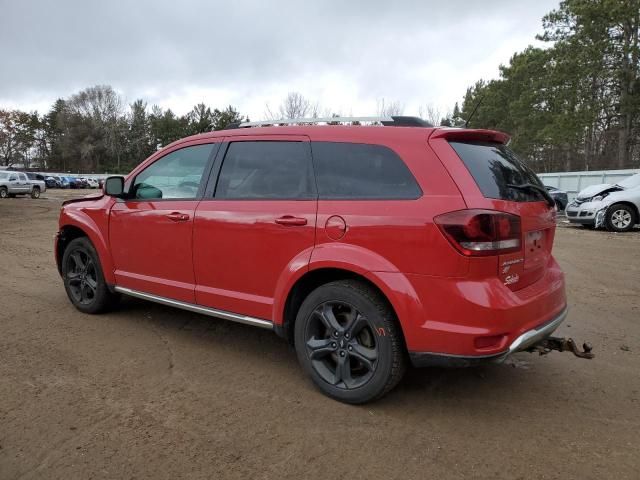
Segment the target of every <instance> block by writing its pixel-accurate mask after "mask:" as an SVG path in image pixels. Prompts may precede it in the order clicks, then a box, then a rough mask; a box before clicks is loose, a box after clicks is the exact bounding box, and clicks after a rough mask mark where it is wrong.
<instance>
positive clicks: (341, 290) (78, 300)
mask: <svg viewBox="0 0 640 480" xmlns="http://www.w3.org/2000/svg"><path fill="white" fill-rule="evenodd" d="M384 125H385V126H381V125H369V126H363V125H350V126H346V125H322V126H320V125H308V124H307V125H302V126H260V127H255V126H254V125H252V124H249V126H250V128H241V127H244V125H241V126H240V127H238V128H234V129H229V130H224V131H219V132H211V133H205V134H202V135H197V136H193V137H189V138H186V139H183V140H179V141H177V142H175V143H173V144H171V145H169V146H168V147H166V148H164V149H162V150H161V151H158V152H156V153H155V154H154V155H152V156H151V157H150V158H148V159H147V160H146V161H144V162H143V163H141V164H140V165H139V166H138V167H137V168H135V169H134V170H133V171H132V172H131V173H130V174H129V175H128V176H127V177H126V178H123V177H110V178H108V179H107V180H106V182H105V186H104V193H103V194H101V195H99V196H92V197H87V198H83V199H78V200H71V201H67V202H65V203H64V206H63V208H62V212H61V214H60V230H59V233H58V235H57V238H56V246H55V256H56V260H57V263H58V268H59V270H60V273H61V275H62V278H63V280H64V286H65V289H66V291H67V294H68V296H69V298H70V299H71V301H72V302H73V304H74V305H75V306H76V307H77V308H78V309H79V310H81V311H83V312H87V313H98V312H101V311H104V310H105V309H107V308H109V307H110V306H112V305H113V302H114V301H116V300H117V298H118V296H119V295H120V294H125V295H131V296H134V297H139V298H142V299H146V300H151V301H154V302H158V303H162V304H165V305H170V306H174V307H178V308H183V309H186V310H190V311H193V312H198V313H202V314H205V315H211V316H214V317H219V318H223V319H227V320H231V321H236V322H240V323H245V324H250V325H255V326H258V327H262V328H267V329H271V330H273V331H275V332H276V333H277V334H278V335H281V336H282V337H285V338H286V339H288V340H289V341H290V342H292V343H293V345H295V349H296V351H297V354H298V358H299V361H300V363H301V364H302V366H303V368H304V369H305V371H306V372H307V373H308V374H309V376H310V377H311V378H312V380H313V381H314V383H315V384H316V385H317V386H318V387H319V388H320V389H321V390H322V391H323V392H324V393H326V394H328V395H329V396H331V397H333V398H336V399H338V400H341V401H344V402H349V403H363V402H366V401H370V400H373V399H375V398H378V397H380V396H382V395H384V394H385V393H386V392H388V391H389V390H391V389H392V388H393V387H394V386H395V385H396V384H397V383H398V381H399V380H400V378H401V377H402V375H403V373H404V371H405V367H406V366H407V364H408V361H411V363H413V365H415V366H427V365H450V366H466V365H472V364H475V363H478V362H480V361H487V360H493V361H495V360H501V359H504V358H505V357H506V356H508V355H510V354H511V353H513V352H516V351H521V350H525V349H530V348H531V347H532V345H534V344H537V343H538V342H540V341H541V340H543V339H545V338H546V337H548V336H549V335H550V334H551V333H552V332H553V331H554V330H555V328H556V327H557V326H558V325H559V324H560V322H562V320H563V319H564V317H565V315H566V297H565V287H564V276H563V273H562V271H561V270H560V267H559V266H558V264H557V263H556V261H555V260H554V258H553V256H552V255H551V247H552V245H553V239H554V233H555V216H556V212H555V208H554V206H553V200H552V199H550V198H549V197H548V194H547V192H546V190H545V189H544V186H543V185H542V183H540V181H539V180H538V178H537V177H536V175H535V174H534V173H533V172H532V171H531V170H530V169H529V168H528V167H527V166H526V165H525V164H524V163H523V162H522V161H521V160H519V159H518V158H517V157H516V156H515V155H514V153H513V152H512V151H511V150H509V148H508V147H507V146H506V142H507V140H508V137H507V135H505V134H503V133H500V132H496V131H489V130H470V129H456V128H430V127H426V126H424V124H423V123H421V122H419V121H417V120H416V121H413V120H412V119H410V118H406V117H403V118H399V117H396V118H395V121H391V122H387V121H385V122H384ZM394 125H400V126H394ZM407 125H416V126H407Z"/></svg>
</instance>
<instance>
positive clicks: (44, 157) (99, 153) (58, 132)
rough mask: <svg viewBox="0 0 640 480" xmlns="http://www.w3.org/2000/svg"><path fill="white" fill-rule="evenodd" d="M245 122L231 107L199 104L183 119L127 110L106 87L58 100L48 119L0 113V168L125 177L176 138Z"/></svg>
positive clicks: (138, 107)
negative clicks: (14, 166)
mask: <svg viewBox="0 0 640 480" xmlns="http://www.w3.org/2000/svg"><path fill="white" fill-rule="evenodd" d="M244 120H247V118H246V117H244V116H242V115H241V114H240V113H239V112H238V111H237V110H236V109H235V108H234V107H233V106H227V107H226V108H223V109H218V108H213V109H212V108H211V107H208V106H207V105H205V104H203V103H201V104H198V105H195V106H194V107H193V109H192V110H191V111H190V112H189V113H187V114H186V115H181V116H178V115H176V114H175V113H173V111H171V109H162V108H160V107H159V106H157V105H154V106H152V107H151V108H149V107H148V105H147V104H146V103H145V102H144V100H136V101H134V102H133V103H132V104H130V105H128V106H125V105H124V101H123V99H122V97H121V96H120V95H119V94H118V93H117V92H116V91H115V90H114V89H113V88H112V87H110V86H101V85H99V86H95V87H90V88H87V89H85V90H82V91H81V92H78V93H77V94H75V95H72V96H70V97H69V98H67V99H59V100H57V101H56V102H55V103H54V104H53V106H52V107H51V109H50V110H49V112H48V113H46V114H44V115H40V114H38V112H31V113H27V112H22V111H20V110H2V109H0V165H1V166H5V167H10V166H12V165H20V166H21V167H23V168H27V169H28V168H38V169H41V170H49V171H59V172H78V173H89V172H90V173H101V172H115V173H125V172H128V171H130V170H131V169H132V168H133V167H135V166H136V165H137V164H138V163H140V162H141V161H142V160H144V159H145V158H146V157H148V156H149V155H151V154H152V153H153V152H155V151H156V150H158V149H159V148H162V147H164V146H166V145H168V144H170V143H171V142H173V141H175V140H178V139H180V138H183V137H186V136H189V135H194V134H197V133H203V132H209V131H211V130H222V129H224V128H225V127H227V126H228V125H229V124H230V123H233V122H241V121H244Z"/></svg>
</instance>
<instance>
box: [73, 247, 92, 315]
mask: <svg viewBox="0 0 640 480" xmlns="http://www.w3.org/2000/svg"><path fill="white" fill-rule="evenodd" d="M65 271H66V276H67V283H68V284H69V291H70V292H71V296H72V297H73V300H74V302H76V303H79V304H81V305H90V304H91V303H93V302H94V301H95V299H96V291H97V289H98V279H97V273H96V266H95V264H94V263H93V259H92V258H91V256H90V255H89V254H88V253H87V251H86V250H85V249H82V248H76V249H74V251H73V252H71V253H70V254H69V256H68V257H67V264H66V269H65Z"/></svg>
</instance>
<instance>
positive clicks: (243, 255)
mask: <svg viewBox="0 0 640 480" xmlns="http://www.w3.org/2000/svg"><path fill="white" fill-rule="evenodd" d="M218 157H219V158H220V157H223V158H222V166H221V167H220V169H219V171H220V173H219V176H218V180H217V186H216V189H215V193H213V192H211V194H210V195H209V196H208V198H205V199H203V200H202V201H201V202H200V204H199V205H198V209H197V211H196V217H195V223H194V237H193V252H194V268H195V275H196V282H197V286H196V301H197V303H198V304H200V305H205V306H208V307H212V308H216V309H219V310H226V311H229V312H234V313H240V314H243V315H249V316H252V317H257V318H261V319H266V320H273V319H272V318H271V317H272V309H273V299H274V295H275V288H276V284H277V282H278V279H279V278H280V276H281V275H282V274H283V272H286V271H287V269H288V267H293V266H295V267H298V266H299V263H300V262H302V263H308V262H309V258H310V256H311V251H312V249H313V245H314V240H315V222H316V209H317V195H316V189H315V182H314V178H313V169H312V165H311V151H310V146H309V141H308V138H307V137H302V136H247V137H241V138H234V139H233V140H231V143H226V144H224V146H223V147H222V148H221V151H220V154H219V155H218Z"/></svg>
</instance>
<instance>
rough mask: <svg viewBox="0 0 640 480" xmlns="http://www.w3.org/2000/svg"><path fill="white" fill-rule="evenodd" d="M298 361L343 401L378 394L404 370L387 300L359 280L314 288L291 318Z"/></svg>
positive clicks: (402, 353)
mask: <svg viewBox="0 0 640 480" xmlns="http://www.w3.org/2000/svg"><path fill="white" fill-rule="evenodd" d="M295 346H296V352H297V354H298V360H299V362H300V364H301V365H302V367H303V368H304V370H305V371H306V372H307V374H308V375H309V376H310V377H311V379H312V380H313V382H314V383H315V384H316V386H317V387H318V388H319V389H320V390H321V391H322V392H323V393H325V394H326V395H328V396H329V397H331V398H334V399H336V400H339V401H341V402H345V403H352V404H361V403H365V402H369V401H372V400H375V399H378V398H380V397H382V396H383V395H385V394H386V393H387V392H389V391H390V390H391V389H392V388H393V387H395V386H396V385H397V384H398V382H399V381H400V379H401V378H402V376H403V375H404V372H405V370H406V363H407V361H406V351H405V347H404V341H403V338H402V333H401V330H400V328H399V326H398V324H397V320H396V318H395V315H394V313H393V311H392V309H391V307H390V306H389V305H388V303H387V301H386V300H385V299H384V298H383V297H382V296H381V295H380V294H379V293H378V292H377V291H376V290H374V289H373V288H372V287H370V286H369V285H367V284H366V283H364V282H361V281H357V280H340V281H336V282H331V283H327V284H325V285H322V286H320V287H318V288H317V289H315V290H314V291H313V292H311V293H310V294H309V296H308V297H307V298H306V299H305V300H304V302H303V303H302V305H301V307H300V310H299V311H298V315H297V317H296V323H295Z"/></svg>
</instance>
